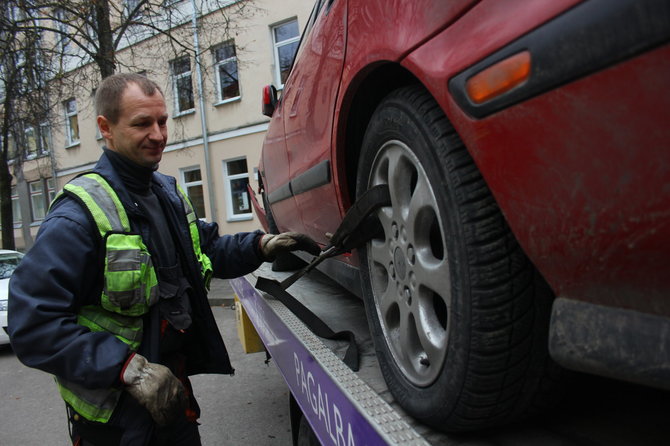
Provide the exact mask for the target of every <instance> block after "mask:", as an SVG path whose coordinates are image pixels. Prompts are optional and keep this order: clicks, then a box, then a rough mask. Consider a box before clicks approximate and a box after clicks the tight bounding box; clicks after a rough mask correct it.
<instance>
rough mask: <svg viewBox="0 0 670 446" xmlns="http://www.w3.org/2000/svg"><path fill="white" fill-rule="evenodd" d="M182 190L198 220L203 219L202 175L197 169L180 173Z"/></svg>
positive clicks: (203, 195)
mask: <svg viewBox="0 0 670 446" xmlns="http://www.w3.org/2000/svg"><path fill="white" fill-rule="evenodd" d="M181 176H182V184H183V188H184V190H185V191H186V195H188V198H189V199H190V200H191V204H193V209H195V214H196V215H197V216H198V218H205V194H204V192H203V189H202V174H201V173H200V168H199V167H194V168H189V169H184V170H182V171H181Z"/></svg>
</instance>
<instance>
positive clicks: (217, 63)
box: [212, 39, 242, 105]
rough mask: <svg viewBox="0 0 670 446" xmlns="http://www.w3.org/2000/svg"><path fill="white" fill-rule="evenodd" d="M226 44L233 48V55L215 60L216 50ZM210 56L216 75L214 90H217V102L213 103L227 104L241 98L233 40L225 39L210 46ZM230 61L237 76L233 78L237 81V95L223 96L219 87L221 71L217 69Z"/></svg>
mask: <svg viewBox="0 0 670 446" xmlns="http://www.w3.org/2000/svg"><path fill="white" fill-rule="evenodd" d="M226 46H230V47H232V48H233V55H232V56H230V57H228V58H225V59H221V60H217V50H219V49H221V48H224V47H226ZM212 57H213V59H214V75H215V77H216V92H217V102H216V104H214V105H221V104H227V103H228V102H233V101H238V100H240V99H241V98H242V90H241V88H240V70H239V64H238V61H237V47H236V45H235V40H233V39H231V40H227V41H225V42H222V43H220V44H218V45H216V46H214V47H213V48H212ZM231 62H233V63H235V72H236V73H237V78H236V79H235V80H236V81H237V96H231V97H229V98H224V97H223V90H222V88H221V72H220V70H219V67H220V66H222V65H224V64H227V63H231Z"/></svg>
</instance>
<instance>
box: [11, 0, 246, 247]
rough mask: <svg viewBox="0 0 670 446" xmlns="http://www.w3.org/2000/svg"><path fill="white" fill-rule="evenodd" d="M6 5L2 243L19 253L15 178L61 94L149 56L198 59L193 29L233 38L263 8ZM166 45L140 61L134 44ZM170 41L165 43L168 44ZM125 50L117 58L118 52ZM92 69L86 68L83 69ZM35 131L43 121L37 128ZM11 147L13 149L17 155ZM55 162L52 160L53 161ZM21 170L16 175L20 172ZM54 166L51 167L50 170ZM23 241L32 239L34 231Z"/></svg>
mask: <svg viewBox="0 0 670 446" xmlns="http://www.w3.org/2000/svg"><path fill="white" fill-rule="evenodd" d="M1 3H2V6H0V9H1V12H2V18H1V19H0V20H2V22H1V24H0V46H1V47H0V93H1V92H2V90H4V95H3V94H0V98H2V100H3V102H2V104H1V105H0V106H1V107H2V110H1V111H0V112H1V113H2V122H1V127H0V135H1V136H2V150H1V152H0V215H1V221H0V223H1V224H2V244H3V247H4V248H7V249H14V245H15V243H14V233H13V214H12V200H11V185H12V175H11V172H10V164H11V165H12V167H13V170H14V172H15V173H16V174H17V175H16V177H17V178H18V177H20V174H21V173H22V171H21V163H22V160H23V159H24V157H25V148H26V144H25V143H26V141H24V139H25V133H24V131H23V128H24V127H25V123H26V120H32V121H35V120H39V121H40V122H50V123H54V122H56V120H57V119H58V118H57V117H56V116H53V115H51V116H50V115H49V98H54V97H60V96H61V92H62V91H73V90H75V89H76V88H79V89H81V88H82V85H84V83H87V85H88V90H89V91H92V90H93V89H94V87H95V86H96V85H97V84H98V82H99V81H100V79H104V78H105V77H107V76H110V75H111V74H113V73H114V72H116V71H117V70H118V69H123V70H124V71H141V70H145V69H146V67H147V66H151V58H155V60H160V61H165V60H166V58H169V57H176V56H177V55H179V56H186V55H188V56H190V57H193V56H196V55H197V54H198V50H199V49H198V48H197V46H196V42H194V40H193V39H192V32H193V29H192V27H193V26H195V25H200V24H201V23H202V19H203V18H205V17H206V19H207V22H208V25H207V29H206V30H203V29H200V32H201V33H203V32H204V34H207V33H209V34H210V36H211V35H212V34H214V35H215V37H209V38H207V37H206V38H204V39H203V40H204V41H217V40H218V41H221V40H226V39H228V38H229V37H230V36H231V35H233V34H234V33H235V32H237V31H238V27H239V26H240V25H239V24H240V23H241V22H242V19H243V18H245V17H249V16H251V15H252V14H255V13H256V12H257V11H259V8H257V7H256V6H255V4H254V1H253V0H3V1H2V2H1ZM160 36H162V37H163V38H162V39H159V40H160V41H162V42H164V44H163V45H160V47H159V48H153V49H152V51H151V52H150V53H151V54H147V52H146V51H143V52H142V54H141V55H140V56H141V57H134V51H135V48H136V47H146V45H143V43H145V42H147V41H149V39H152V38H154V37H160ZM165 42H166V43H167V44H165ZM123 52H125V53H127V54H125V55H124V57H122V58H121V57H119V55H120V53H123ZM86 66H88V67H93V68H94V69H86V70H82V69H80V68H82V67H86ZM33 125H35V126H36V127H35V128H38V127H37V126H38V125H39V124H33ZM10 145H13V146H14V150H11V149H12V148H11V147H10ZM51 160H53V157H52V158H51ZM17 169H18V170H17ZM52 169H53V166H52ZM24 236H27V237H30V233H29V231H28V232H27V234H26V232H25V231H24Z"/></svg>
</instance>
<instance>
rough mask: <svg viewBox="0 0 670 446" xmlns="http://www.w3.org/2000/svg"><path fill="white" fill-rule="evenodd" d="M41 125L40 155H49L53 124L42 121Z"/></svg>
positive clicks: (38, 148)
mask: <svg viewBox="0 0 670 446" xmlns="http://www.w3.org/2000/svg"><path fill="white" fill-rule="evenodd" d="M39 127H40V128H39V132H38V135H37V137H38V140H37V150H38V151H39V154H40V155H48V154H49V153H50V152H51V142H52V141H51V126H50V125H49V123H48V122H42V123H40V126H39ZM96 127H97V126H96ZM42 142H44V144H42Z"/></svg>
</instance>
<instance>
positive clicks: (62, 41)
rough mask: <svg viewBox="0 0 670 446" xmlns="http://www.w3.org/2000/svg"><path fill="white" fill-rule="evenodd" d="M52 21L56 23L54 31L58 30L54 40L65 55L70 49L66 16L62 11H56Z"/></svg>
mask: <svg viewBox="0 0 670 446" xmlns="http://www.w3.org/2000/svg"><path fill="white" fill-rule="evenodd" d="M54 20H55V22H56V29H57V30H58V33H57V38H56V39H57V41H58V45H59V46H60V49H61V51H62V52H64V53H66V52H67V50H68V49H69V48H70V37H69V36H70V29H69V28H70V27H69V26H68V18H67V14H66V13H65V11H63V10H62V9H57V10H56V14H55V16H54Z"/></svg>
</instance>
